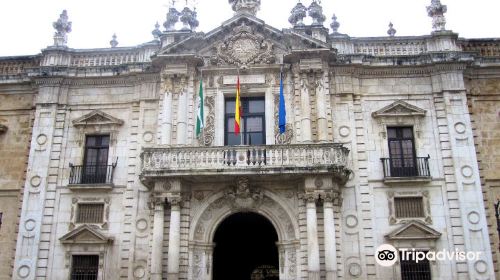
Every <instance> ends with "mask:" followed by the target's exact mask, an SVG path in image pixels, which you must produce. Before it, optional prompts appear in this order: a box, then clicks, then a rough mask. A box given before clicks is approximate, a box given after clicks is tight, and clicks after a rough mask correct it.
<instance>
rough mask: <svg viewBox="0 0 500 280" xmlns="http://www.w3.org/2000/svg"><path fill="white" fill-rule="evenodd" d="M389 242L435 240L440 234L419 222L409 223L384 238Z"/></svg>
mask: <svg viewBox="0 0 500 280" xmlns="http://www.w3.org/2000/svg"><path fill="white" fill-rule="evenodd" d="M385 237H386V238H387V239H389V240H392V241H394V240H419V239H428V240H437V239H439V238H440V237H441V233H440V232H438V231H436V230H435V229H433V228H431V227H429V226H427V225H425V224H423V223H422V222H419V221H411V222H409V223H408V224H406V225H403V226H401V227H400V228H398V229H396V230H394V231H391V232H390V233H388V234H387V235H386V236H385Z"/></svg>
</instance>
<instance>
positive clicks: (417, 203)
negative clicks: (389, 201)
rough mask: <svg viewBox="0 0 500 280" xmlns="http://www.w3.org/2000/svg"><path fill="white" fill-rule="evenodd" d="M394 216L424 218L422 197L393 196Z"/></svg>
mask: <svg viewBox="0 0 500 280" xmlns="http://www.w3.org/2000/svg"><path fill="white" fill-rule="evenodd" d="M394 208H395V209H394V210H395V213H396V218H425V213H424V199H423V197H395V198H394Z"/></svg>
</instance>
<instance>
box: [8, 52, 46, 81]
mask: <svg viewBox="0 0 500 280" xmlns="http://www.w3.org/2000/svg"><path fill="white" fill-rule="evenodd" d="M39 63H40V60H39V58H38V57H35V56H26V57H12V58H6V59H2V60H0V76H10V75H22V74H24V73H25V72H26V69H27V68H32V67H38V66H39Z"/></svg>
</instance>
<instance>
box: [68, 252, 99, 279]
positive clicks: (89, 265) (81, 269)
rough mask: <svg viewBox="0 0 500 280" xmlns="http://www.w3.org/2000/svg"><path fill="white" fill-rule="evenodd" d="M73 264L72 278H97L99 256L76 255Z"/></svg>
mask: <svg viewBox="0 0 500 280" xmlns="http://www.w3.org/2000/svg"><path fill="white" fill-rule="evenodd" d="M72 259H73V260H72V264H71V280H97V276H98V273H99V256H97V255H74V256H73V258H72Z"/></svg>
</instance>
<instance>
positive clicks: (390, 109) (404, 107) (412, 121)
mask: <svg viewBox="0 0 500 280" xmlns="http://www.w3.org/2000/svg"><path fill="white" fill-rule="evenodd" d="M426 114H427V111H426V110H424V109H422V108H419V107H417V106H415V105H411V104H409V103H407V102H405V101H403V100H397V101H395V102H393V103H392V104H390V105H388V106H385V107H384V108H382V109H380V110H378V111H375V112H373V113H372V117H373V118H375V119H378V124H379V127H380V133H381V134H382V137H383V138H386V137H387V132H386V129H387V126H389V125H413V127H414V129H415V132H416V133H417V137H420V126H421V122H422V118H423V117H425V115H426Z"/></svg>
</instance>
